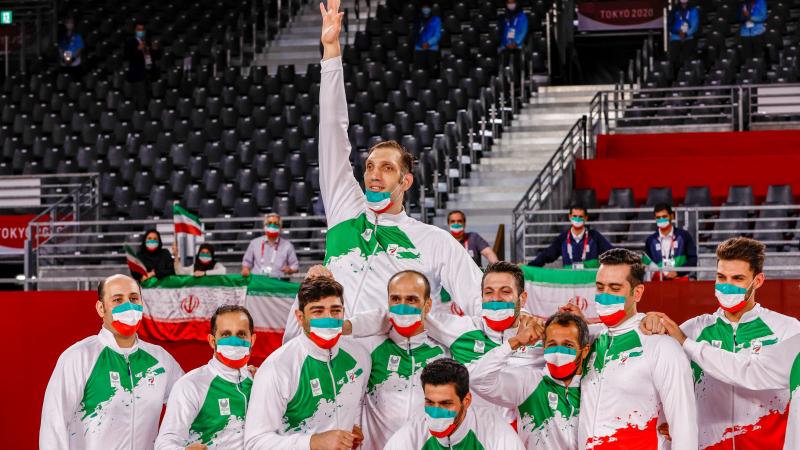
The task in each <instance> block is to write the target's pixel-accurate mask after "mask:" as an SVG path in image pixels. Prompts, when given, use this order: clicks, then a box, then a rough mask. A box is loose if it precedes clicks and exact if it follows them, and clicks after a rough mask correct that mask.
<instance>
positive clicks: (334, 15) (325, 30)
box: [319, 0, 344, 59]
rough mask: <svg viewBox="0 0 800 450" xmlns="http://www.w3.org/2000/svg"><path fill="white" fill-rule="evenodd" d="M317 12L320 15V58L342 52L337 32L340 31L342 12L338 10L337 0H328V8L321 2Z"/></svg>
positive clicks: (333, 56)
mask: <svg viewBox="0 0 800 450" xmlns="http://www.w3.org/2000/svg"><path fill="white" fill-rule="evenodd" d="M319 12H320V15H321V16H322V31H321V33H320V41H321V42H322V46H323V50H324V51H323V56H322V59H329V58H335V57H337V56H339V55H341V54H342V50H341V48H340V47H339V34H340V33H341V32H342V17H344V13H340V12H339V0H328V8H327V9H326V8H325V5H323V4H322V3H320V4H319Z"/></svg>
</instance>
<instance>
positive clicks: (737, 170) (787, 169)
mask: <svg viewBox="0 0 800 450" xmlns="http://www.w3.org/2000/svg"><path fill="white" fill-rule="evenodd" d="M576 167H577V168H576V173H575V187H576V189H589V188H592V189H594V190H595V194H596V195H597V201H598V203H600V204H606V203H607V202H608V196H609V194H610V192H611V189H613V188H626V187H629V188H633V195H634V197H635V198H636V201H637V202H638V203H643V202H644V201H645V200H646V199H647V191H648V189H650V188H651V187H664V186H668V187H671V188H672V196H673V198H674V199H675V204H676V205H680V204H681V202H682V201H683V197H684V196H685V195H686V188H687V187H690V186H708V188H709V189H710V190H711V196H712V197H713V201H714V203H715V204H719V203H722V202H723V201H725V199H727V198H728V189H729V188H730V186H736V185H750V186H752V187H753V193H754V195H755V196H756V200H757V201H759V200H761V199H763V198H764V197H765V196H766V195H767V187H768V186H769V185H771V184H790V185H792V190H793V191H794V192H795V193H800V177H798V175H797V167H800V152H798V154H797V155H783V156H774V155H773V156H769V155H767V156H765V155H760V154H758V155H754V156H750V157H745V156H738V157H737V156H731V157H725V158H722V157H694V158H690V157H683V158H638V159H630V158H625V159H620V158H608V159H589V160H578V161H577V166H576Z"/></svg>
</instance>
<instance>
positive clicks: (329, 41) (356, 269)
mask: <svg viewBox="0 0 800 450" xmlns="http://www.w3.org/2000/svg"><path fill="white" fill-rule="evenodd" d="M320 10H321V13H322V33H321V41H322V44H323V60H322V75H321V76H322V78H321V81H320V95H319V105H320V112H319V134H320V136H319V143H320V148H319V157H320V161H319V169H320V191H321V195H322V199H323V202H324V203H325V213H326V219H327V224H328V233H327V239H326V245H325V247H326V248H325V265H326V266H327V267H328V269H330V271H331V272H332V273H333V275H334V276H335V277H336V279H337V280H338V281H339V282H340V283H342V285H344V286H345V288H346V289H345V294H344V304H345V306H346V309H347V313H348V314H350V315H354V314H358V313H360V312H364V311H370V310H375V309H378V308H380V309H383V310H385V308H386V302H384V301H383V300H382V299H383V298H384V296H385V294H386V291H385V289H386V283H387V281H389V278H390V277H391V276H392V275H394V274H395V273H397V272H398V271H401V270H406V269H412V270H417V271H419V272H421V273H422V274H424V275H425V277H426V278H427V279H428V281H429V282H430V284H431V292H432V300H433V309H434V310H437V309H444V308H446V307H447V306H444V305H443V304H442V302H441V298H440V292H441V290H442V288H444V289H445V290H446V291H447V292H448V293H450V295H451V297H452V298H453V299H454V301H455V302H454V303H455V305H453V306H452V307H455V306H457V307H460V308H461V310H462V311H463V312H464V313H466V314H474V313H475V311H476V310H477V309H478V308H479V307H480V299H479V297H478V286H479V284H480V277H481V271H480V269H479V268H478V266H476V265H475V263H474V262H473V261H472V260H471V259H470V257H469V255H468V254H467V252H466V251H465V250H464V247H462V246H461V245H459V243H458V242H456V241H454V240H453V239H451V238H450V237H449V236H448V234H447V232H445V231H444V230H442V229H441V228H438V227H435V226H433V225H428V224H425V223H423V222H421V221H419V220H417V219H414V218H412V217H411V216H409V215H408V214H407V213H406V211H405V209H404V207H403V204H404V203H405V196H406V192H407V191H408V190H409V189H410V188H411V185H412V184H413V183H414V175H413V167H412V164H411V162H412V158H411V155H410V154H409V153H408V152H407V151H405V150H404V149H403V148H402V147H401V146H400V145H399V144H397V143H396V142H392V141H388V142H381V143H378V144H377V145H375V146H374V147H373V148H372V149H371V150H370V152H369V156H368V157H367V160H366V162H365V167H364V169H365V171H364V186H365V189H366V190H362V188H361V187H360V185H359V183H358V181H357V180H356V177H355V176H353V167H352V165H351V164H350V140H349V138H348V136H347V128H348V122H347V120H348V119H347V99H346V98H345V89H344V72H343V69H342V58H341V54H342V53H341V48H340V46H339V35H340V32H341V25H342V24H341V21H342V17H343V14H344V13H341V12H339V0H329V1H328V3H327V8H326V7H325V6H321V7H320ZM296 324H297V322H296V321H294V320H292V319H291V318H290V320H289V323H287V328H286V334H285V336H284V341H286V340H287V339H288V338H291V337H292V336H294V335H296V334H297V333H299V332H300V330H299V329H298V328H297V325H296Z"/></svg>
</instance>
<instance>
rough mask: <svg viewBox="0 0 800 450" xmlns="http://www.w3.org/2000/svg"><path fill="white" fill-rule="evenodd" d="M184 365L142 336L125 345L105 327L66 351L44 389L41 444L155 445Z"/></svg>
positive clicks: (129, 449)
mask: <svg viewBox="0 0 800 450" xmlns="http://www.w3.org/2000/svg"><path fill="white" fill-rule="evenodd" d="M182 375H183V370H182V369H181V367H180V366H179V365H178V363H177V362H176V361H175V359H174V358H173V357H172V355H170V354H169V353H167V351H166V350H164V349H163V348H161V347H159V346H158V345H153V344H148V343H147V342H143V341H141V340H139V339H138V338H137V340H136V344H134V345H133V347H131V348H125V349H123V348H120V347H119V346H118V345H117V341H116V340H115V339H114V335H113V334H112V333H111V332H110V331H108V330H107V329H106V328H101V329H100V332H99V333H98V334H97V335H95V336H90V337H88V338H86V339H84V340H82V341H80V342H78V343H76V344H74V345H72V346H71V347H70V348H68V349H67V350H65V351H64V353H62V354H61V356H60V357H59V358H58V362H57V363H56V367H55V369H54V370H53V374H52V375H51V376H50V381H49V382H48V384H47V390H46V391H45V393H44V405H43V406H42V423H41V427H40V429H39V448H41V449H43V450H56V449H57V450H66V449H97V450H110V449H119V450H123V449H124V450H143V449H144V450H146V449H152V448H153V443H154V442H155V440H156V435H157V434H158V420H159V418H160V417H161V409H162V407H163V405H164V404H165V403H166V402H167V398H168V397H169V393H170V390H171V389H172V386H173V384H175V381H177V380H178V378H180V377H181V376H182Z"/></svg>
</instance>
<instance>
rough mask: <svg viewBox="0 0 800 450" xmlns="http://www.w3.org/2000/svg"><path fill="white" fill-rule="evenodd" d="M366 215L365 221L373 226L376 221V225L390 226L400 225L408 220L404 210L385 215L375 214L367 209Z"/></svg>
mask: <svg viewBox="0 0 800 450" xmlns="http://www.w3.org/2000/svg"><path fill="white" fill-rule="evenodd" d="M366 214H367V220H368V221H369V223H371V224H373V225H374V224H375V221H376V220H377V223H378V225H382V226H392V225H400V224H402V223H404V222H406V221H407V220H408V219H409V217H408V214H406V210H405V209H403V210H402V211H400V212H399V213H397V214H387V213H383V214H375V213H374V212H372V210H371V209H369V208H367V213H366Z"/></svg>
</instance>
